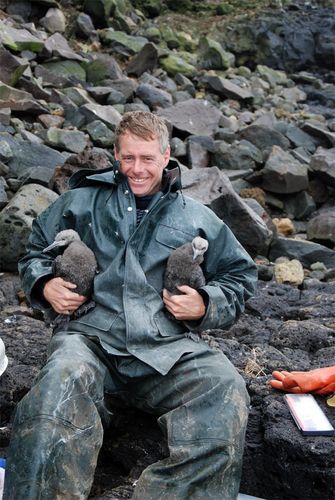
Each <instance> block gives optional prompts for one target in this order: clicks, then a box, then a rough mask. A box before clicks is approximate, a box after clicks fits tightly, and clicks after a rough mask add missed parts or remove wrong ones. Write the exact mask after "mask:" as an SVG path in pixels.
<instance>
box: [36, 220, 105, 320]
mask: <svg viewBox="0 0 335 500" xmlns="http://www.w3.org/2000/svg"><path fill="white" fill-rule="evenodd" d="M56 247H65V250H64V252H63V253H62V254H61V255H58V256H57V257H56V258H55V260H54V262H53V264H52V270H53V273H54V276H55V277H60V278H63V279H64V280H65V281H69V282H71V283H74V284H75V285H77V288H75V289H74V290H73V291H74V292H75V293H78V294H79V295H85V297H89V296H90V295H91V294H92V290H93V280H94V277H95V275H96V272H97V268H98V265H97V261H96V258H95V256H94V253H93V252H92V250H91V249H90V248H88V246H87V245H86V244H85V243H84V242H83V241H81V239H80V236H79V234H78V233H77V232H76V231H74V230H73V229H65V230H64V231H60V232H59V233H58V234H57V235H56V237H55V241H54V242H53V243H52V244H51V245H49V246H48V247H47V248H45V249H44V250H43V253H46V252H48V251H49V250H52V249H53V248H56ZM94 305H95V304H94V301H90V302H85V303H84V304H83V305H82V306H81V307H79V309H77V311H75V312H74V316H75V317H79V316H81V315H82V314H84V313H85V312H87V311H88V310H90V309H91V308H92V307H94ZM50 319H51V318H46V320H49V322H50ZM69 320H70V316H69V315H66V314H58V316H56V317H55V314H54V315H53V318H52V321H51V323H52V324H53V326H57V327H58V326H64V325H66V324H67V323H68V321H69Z"/></svg>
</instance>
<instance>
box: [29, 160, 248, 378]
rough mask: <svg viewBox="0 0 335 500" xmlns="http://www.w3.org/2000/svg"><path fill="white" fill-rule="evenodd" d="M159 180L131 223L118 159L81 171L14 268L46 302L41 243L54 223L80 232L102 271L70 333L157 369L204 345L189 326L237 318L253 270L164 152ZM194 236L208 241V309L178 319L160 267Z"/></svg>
mask: <svg viewBox="0 0 335 500" xmlns="http://www.w3.org/2000/svg"><path fill="white" fill-rule="evenodd" d="M163 179H164V184H165V188H164V189H163V191H160V192H158V193H156V194H155V196H154V197H153V199H152V201H151V203H150V205H149V207H148V213H147V214H146V215H145V216H144V217H143V218H142V220H141V222H140V224H139V225H138V226H137V227H136V204H135V198H134V195H133V194H132V192H131V191H130V189H129V186H128V183H127V178H126V177H125V176H124V175H122V174H121V173H120V172H119V171H118V162H116V163H115V165H114V167H113V168H111V169H106V170H103V171H99V173H94V174H93V175H92V171H87V170H85V171H79V172H78V173H77V174H75V175H74V176H72V178H71V180H70V187H71V189H70V190H69V191H67V192H66V193H64V194H63V195H61V196H60V197H59V198H58V199H57V200H56V201H55V202H54V203H53V204H52V205H50V206H49V207H48V208H47V209H46V210H45V211H44V212H43V213H42V214H41V215H40V216H39V217H38V218H37V219H36V220H35V221H34V223H33V230H32V233H31V236H30V239H29V242H28V246H27V254H26V256H25V257H24V258H23V259H21V261H20V262H19V271H20V275H21V278H22V282H23V287H24V290H25V292H26V294H27V298H28V300H29V301H30V303H31V305H32V306H33V307H35V308H38V309H42V310H43V309H45V307H46V304H45V303H44V304H43V300H41V296H40V294H39V293H37V289H38V288H39V287H38V286H36V285H37V284H38V282H40V281H39V280H41V279H46V277H48V276H50V278H51V277H52V261H53V258H55V256H56V255H57V252H58V251H57V250H56V249H55V251H54V253H53V254H52V253H51V252H48V253H45V254H43V253H42V250H43V249H44V248H46V247H47V246H48V245H49V244H50V243H52V241H53V240H54V238H55V235H56V234H57V233H58V232H59V231H61V230H63V229H69V228H71V229H74V230H75V231H77V232H78V233H79V235H80V237H81V239H82V240H83V241H84V242H85V243H86V244H87V245H88V246H89V247H90V248H91V249H92V250H93V252H94V254H95V256H96V259H97V262H98V268H99V270H98V273H97V275H96V278H95V280H94V291H93V299H94V301H95V303H96V306H95V308H94V309H92V310H91V311H89V312H88V313H87V314H85V315H83V316H82V317H80V318H79V319H76V320H72V321H70V323H69V326H68V331H69V333H71V332H81V333H83V334H86V335H89V336H90V337H96V338H97V339H98V340H99V341H100V343H101V345H102V346H103V348H104V349H105V350H106V351H107V352H109V353H111V354H116V355H121V356H130V355H133V356H135V357H136V358H138V359H140V360H142V361H143V362H145V363H146V364H148V365H150V366H151V367H153V368H154V369H156V370H157V371H158V372H160V373H162V374H163V375H164V374H166V373H167V372H168V371H169V370H170V368H171V367H172V366H173V365H174V364H175V363H176V361H177V360H178V359H179V358H180V357H181V356H182V355H183V354H184V353H190V352H197V351H198V350H203V348H204V345H203V341H202V340H200V341H199V340H197V339H198V337H197V336H196V335H193V336H192V335H189V333H190V332H193V333H200V332H201V331H204V330H207V329H213V328H221V329H224V328H227V327H229V326H230V325H232V324H233V323H234V321H235V320H236V319H237V318H238V316H239V315H240V314H241V312H243V310H244V306H245V301H246V300H247V299H248V298H249V297H250V296H251V295H252V294H253V291H254V287H255V282H256V276H257V272H256V267H255V264H254V262H253V261H252V259H251V258H250V256H249V255H248V254H247V253H246V251H245V250H244V249H243V247H242V246H241V245H240V243H239V242H238V241H237V240H236V238H235V237H234V235H233V234H232V232H231V231H230V229H229V228H228V227H227V226H226V225H225V224H224V223H223V222H222V221H221V220H220V219H219V218H218V217H217V216H216V215H215V214H214V212H213V211H211V210H210V209H209V208H207V207H205V206H204V205H202V204H200V203H198V202H197V201H195V200H193V199H191V198H188V197H184V196H183V195H182V194H181V193H180V191H179V187H180V183H179V182H180V179H179V167H178V166H177V164H176V163H175V162H173V161H170V163H169V165H168V167H167V168H166V169H165V173H164V176H163ZM197 235H199V236H201V237H203V238H206V239H207V240H208V242H209V247H208V250H207V252H206V253H205V258H204V262H203V264H202V267H203V271H204V274H205V278H206V285H205V286H204V287H203V288H202V289H201V290H200V293H201V294H202V295H203V296H205V297H206V303H207V308H206V314H205V316H204V317H203V318H202V320H200V321H197V322H195V321H192V322H187V321H184V322H182V321H177V320H174V319H172V318H171V316H170V315H168V314H166V310H165V309H164V303H163V301H162V289H163V276H164V270H165V266H166V262H167V258H168V257H169V255H170V253H171V252H172V251H173V250H174V249H175V248H177V247H178V246H180V245H183V244H184V243H186V242H190V241H191V240H192V239H193V238H194V237H195V236H197ZM40 283H41V282H40Z"/></svg>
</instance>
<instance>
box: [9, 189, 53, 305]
mask: <svg viewBox="0 0 335 500" xmlns="http://www.w3.org/2000/svg"><path fill="white" fill-rule="evenodd" d="M61 198H62V197H60V198H58V199H57V200H56V201H55V202H54V203H53V204H52V205H50V206H49V207H48V208H47V209H46V210H45V211H44V212H42V214H40V215H39V216H38V217H37V218H36V219H35V220H34V221H33V225H32V231H31V234H30V237H29V239H28V243H27V246H26V254H25V255H24V257H22V258H21V259H20V261H19V263H18V270H19V274H20V278H21V282H22V286H23V289H24V291H25V294H26V297H27V300H28V302H29V303H30V304H31V306H32V307H34V308H36V309H41V310H45V309H47V308H49V307H50V305H49V304H48V302H46V301H45V300H44V299H43V296H42V293H41V292H42V288H43V286H42V285H43V284H44V283H45V282H46V281H48V279H51V278H52V277H53V270H52V264H53V260H54V257H55V256H56V254H54V255H52V252H47V253H45V254H44V253H43V249H44V248H46V247H47V246H48V245H50V243H52V241H53V240H54V237H55V235H56V234H57V232H58V231H60V230H61V229H62V227H61V224H62V212H63V201H62V200H61Z"/></svg>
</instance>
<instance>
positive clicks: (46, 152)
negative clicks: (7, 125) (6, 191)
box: [1, 134, 65, 177]
mask: <svg viewBox="0 0 335 500" xmlns="http://www.w3.org/2000/svg"><path fill="white" fill-rule="evenodd" d="M1 139H2V140H4V141H6V142H7V143H8V144H9V146H10V148H11V150H12V152H13V158H11V159H10V160H9V162H8V167H9V172H8V176H14V177H15V176H18V175H20V174H21V173H22V172H24V171H26V170H27V169H29V168H31V167H36V166H39V165H40V166H43V167H47V168H50V169H54V168H55V166H56V165H62V164H63V163H64V161H65V157H64V156H63V155H62V154H61V153H59V152H58V151H55V150H53V149H51V148H49V147H48V146H45V145H44V144H38V143H34V142H30V141H23V140H20V139H14V138H13V137H12V136H10V135H9V134H2V136H1Z"/></svg>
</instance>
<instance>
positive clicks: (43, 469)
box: [5, 111, 256, 500]
mask: <svg viewBox="0 0 335 500" xmlns="http://www.w3.org/2000/svg"><path fill="white" fill-rule="evenodd" d="M115 159H116V162H115V164H114V166H113V168H112V169H107V170H105V171H100V172H96V173H94V174H93V175H92V171H80V172H78V173H77V174H75V175H74V176H73V177H72V178H71V180H70V187H71V189H70V190H69V191H68V192H66V193H64V194H63V195H62V196H60V197H59V198H58V200H57V201H56V202H55V203H53V204H52V205H51V206H50V207H49V208H48V209H47V210H46V211H45V212H43V213H42V214H41V215H40V216H39V217H38V218H37V219H36V220H35V221H34V224H33V228H32V234H31V237H30V240H29V243H28V246H27V255H26V256H25V257H24V258H23V259H22V260H21V261H20V264H19V269H20V275H21V278H22V282H23V286H24V289H25V291H26V295H27V297H28V300H29V301H30V303H31V304H32V305H33V306H34V307H35V308H40V309H41V310H45V309H46V308H53V309H54V310H55V311H56V312H58V313H61V314H71V313H73V312H74V311H75V310H76V309H77V308H78V307H79V306H80V305H81V304H83V303H84V302H85V300H86V299H87V298H86V297H83V296H80V295H78V294H76V293H75V285H74V284H73V283H70V282H66V281H64V280H63V279H62V278H56V277H54V276H53V274H52V269H53V267H52V263H53V260H54V259H55V257H56V256H57V253H56V252H57V251H58V250H53V251H50V252H43V249H44V248H46V247H47V246H48V245H49V244H50V243H51V242H52V241H53V240H54V238H55V235H56V233H58V232H59V231H60V230H63V229H74V230H75V231H77V233H78V234H79V235H80V237H81V239H82V240H83V241H84V242H85V243H86V245H88V246H89V247H90V248H91V249H92V250H93V252H94V254H95V257H96V260H97V262H98V267H99V272H98V274H97V275H96V277H95V280H94V291H93V299H94V302H95V308H94V309H91V310H90V311H88V312H87V313H86V314H84V315H83V316H80V317H79V318H78V317H74V316H73V315H71V317H70V321H69V323H68V327H67V330H62V329H59V330H58V331H55V333H54V336H53V338H52V340H51V342H50V345H49V351H48V360H47V363H46V365H45V366H44V368H42V370H41V372H40V374H39V375H38V377H37V379H36V381H35V383H34V385H33V387H32V388H31V390H30V392H29V393H28V394H27V395H26V396H25V397H24V398H23V399H22V401H21V402H20V403H19V405H18V408H17V411H16V416H15V420H14V423H13V430H12V438H11V443H10V447H9V450H8V461H7V469H6V482H5V499H8V500H12V499H14V498H15V499H25V500H36V499H37V498H43V500H54V499H55V498H57V499H58V500H67V499H86V498H88V496H89V493H90V489H91V485H92V482H93V477H94V471H95V467H96V463H97V458H98V453H99V450H100V447H101V445H102V441H103V429H104V427H105V426H106V425H107V424H108V423H109V422H110V420H111V419H112V418H113V413H112V409H113V404H115V403H116V404H117V405H118V406H119V404H120V401H121V402H122V404H123V405H132V406H135V407H137V408H139V409H141V410H142V411H146V412H149V413H152V414H154V415H156V416H157V418H158V423H159V425H160V427H161V428H162V430H163V432H164V433H165V435H166V436H167V441H168V447H169V456H168V457H166V458H165V459H164V460H162V461H160V462H158V463H154V464H152V465H150V466H149V467H147V468H146V469H145V470H144V471H143V473H142V474H141V476H140V478H139V480H138V481H137V484H136V487H135V490H134V495H133V499H136V500H175V499H178V500H189V499H192V500H203V499H204V498H206V499H208V500H211V499H212V500H221V499H225V500H230V499H231V500H233V499H235V498H236V496H237V493H238V488H239V481H240V473H241V464H242V455H243V445H244V434H245V428H246V422H247V407H248V395H247V392H246V389H245V385H244V382H243V379H242V378H241V377H240V375H239V374H238V373H237V371H236V370H235V368H234V367H233V365H232V364H231V363H230V362H229V361H228V359H227V358H226V357H225V356H224V355H223V353H222V352H221V351H219V350H212V349H210V348H209V346H208V345H207V344H206V343H205V342H204V341H203V340H201V339H200V338H199V337H198V336H197V333H200V332H202V331H203V330H208V329H214V328H227V327H229V326H230V325H232V324H233V323H234V321H235V320H236V319H237V318H238V316H239V315H240V314H241V313H242V312H243V310H244V305H245V301H246V300H247V299H248V298H249V297H250V296H251V295H252V293H253V290H254V286H255V281H256V268H255V265H254V263H253V261H252V260H251V258H250V257H249V255H248V254H247V253H246V252H245V250H244V249H243V248H242V247H241V245H240V244H239V243H238V241H237V240H236V239H235V237H234V236H233V234H232V233H231V231H230V230H229V228H228V227H227V226H226V225H225V224H224V223H223V222H222V221H221V220H219V219H218V218H217V217H216V216H215V214H214V213H213V212H212V211H211V210H209V209H208V208H206V207H204V206H203V205H201V204H200V203H198V202H196V201H194V200H192V199H190V198H187V197H184V196H182V195H181V193H180V186H181V184H180V171H179V167H178V165H177V164H176V162H174V161H172V160H170V147H169V136H168V130H167V127H166V125H165V123H164V121H163V120H162V119H161V118H159V117H157V116H155V115H154V114H152V113H148V112H142V111H138V112H133V113H126V114H125V115H124V116H123V118H122V121H121V123H120V125H119V127H118V128H117V130H116V142H115ZM195 236H201V237H203V238H205V239H206V240H207V241H208V244H209V246H208V250H207V252H206V254H205V258H204V262H203V264H202V268H203V272H204V276H205V278H206V284H205V285H204V286H203V287H201V288H200V289H199V290H195V289H193V288H190V287H188V286H183V287H180V291H181V292H182V293H181V294H180V295H169V294H168V293H167V291H166V290H163V278H164V271H165V267H166V263H167V259H168V257H169V255H170V254H171V252H172V251H173V250H174V249H175V248H177V247H179V246H181V245H183V244H184V243H187V242H191V241H192V240H193V238H194V237H195ZM54 252H55V253H54ZM61 328H64V327H61ZM190 333H192V335H191V334H190ZM134 479H135V478H134Z"/></svg>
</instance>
